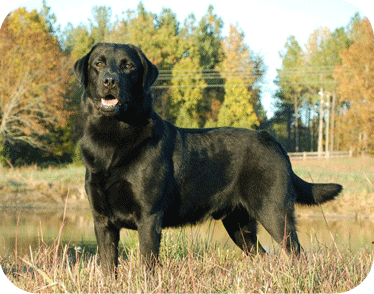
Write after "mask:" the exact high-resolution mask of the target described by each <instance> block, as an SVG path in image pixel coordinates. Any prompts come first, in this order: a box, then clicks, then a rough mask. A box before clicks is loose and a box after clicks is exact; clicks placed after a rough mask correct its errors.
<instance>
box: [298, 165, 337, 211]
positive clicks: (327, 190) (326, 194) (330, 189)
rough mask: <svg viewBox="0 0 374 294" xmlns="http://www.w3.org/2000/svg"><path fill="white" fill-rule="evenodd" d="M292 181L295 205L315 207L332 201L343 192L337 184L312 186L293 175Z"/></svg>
mask: <svg viewBox="0 0 374 294" xmlns="http://www.w3.org/2000/svg"><path fill="white" fill-rule="evenodd" d="M292 174H293V176H292V180H293V184H294V187H295V190H296V193H297V198H296V203H299V204H304V205H316V204H320V203H324V202H327V201H330V200H332V199H334V198H335V197H336V196H337V195H339V193H340V192H341V191H342V190H343V187H342V186H341V185H339V184H312V183H308V182H306V181H304V180H303V179H301V178H299V177H298V176H297V175H296V174H295V173H293V172H292Z"/></svg>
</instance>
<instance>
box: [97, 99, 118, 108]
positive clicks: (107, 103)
mask: <svg viewBox="0 0 374 294" xmlns="http://www.w3.org/2000/svg"><path fill="white" fill-rule="evenodd" d="M117 103H118V100H117V99H101V104H102V105H103V106H114V105H116V104H117Z"/></svg>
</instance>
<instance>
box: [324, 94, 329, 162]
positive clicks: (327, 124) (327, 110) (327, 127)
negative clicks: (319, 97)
mask: <svg viewBox="0 0 374 294" xmlns="http://www.w3.org/2000/svg"><path fill="white" fill-rule="evenodd" d="M326 98H327V101H326V143H325V152H326V154H325V156H326V158H329V157H330V156H329V155H330V154H329V136H330V135H329V129H330V93H326Z"/></svg>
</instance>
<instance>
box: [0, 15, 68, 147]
mask: <svg viewBox="0 0 374 294" xmlns="http://www.w3.org/2000/svg"><path fill="white" fill-rule="evenodd" d="M49 30H50V28H49V27H48V25H47V24H46V21H45V18H43V17H42V16H41V15H40V14H39V13H38V12H37V11H35V10H33V11H31V12H28V11H26V9H24V8H19V9H17V10H15V11H13V12H12V13H11V14H9V15H8V17H7V18H6V19H5V21H4V23H3V26H2V27H1V30H0V50H1V52H2V54H1V56H0V71H1V73H2V78H1V79H0V146H1V147H0V148H2V149H3V148H4V146H5V144H15V143H17V142H22V143H26V144H28V145H30V146H33V147H35V148H42V149H44V150H49V151H52V152H57V153H59V152H60V153H61V152H64V151H63V149H64V147H66V146H63V145H60V146H58V145H59V144H53V141H55V140H56V138H54V139H53V136H52V133H53V132H55V133H59V132H60V133H63V128H64V127H65V126H66V125H67V123H68V122H67V114H68V113H67V111H66V110H65V105H64V103H65V101H64V99H63V98H62V97H63V96H64V94H65V91H66V84H67V81H68V79H69V75H68V66H67V63H66V62H65V58H64V56H63V52H62V51H61V50H60V47H59V44H58V42H57V39H56V38H55V37H54V36H52V35H51V34H50V33H49ZM57 141H58V140H57Z"/></svg>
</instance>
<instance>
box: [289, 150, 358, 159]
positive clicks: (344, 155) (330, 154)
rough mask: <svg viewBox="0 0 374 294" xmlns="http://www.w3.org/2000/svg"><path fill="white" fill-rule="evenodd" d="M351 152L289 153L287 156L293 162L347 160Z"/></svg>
mask: <svg viewBox="0 0 374 294" xmlns="http://www.w3.org/2000/svg"><path fill="white" fill-rule="evenodd" d="M352 154H353V152H352V151H332V152H321V153H319V152H290V153H288V156H289V157H290V159H294V160H308V159H324V158H348V157H352Z"/></svg>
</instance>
